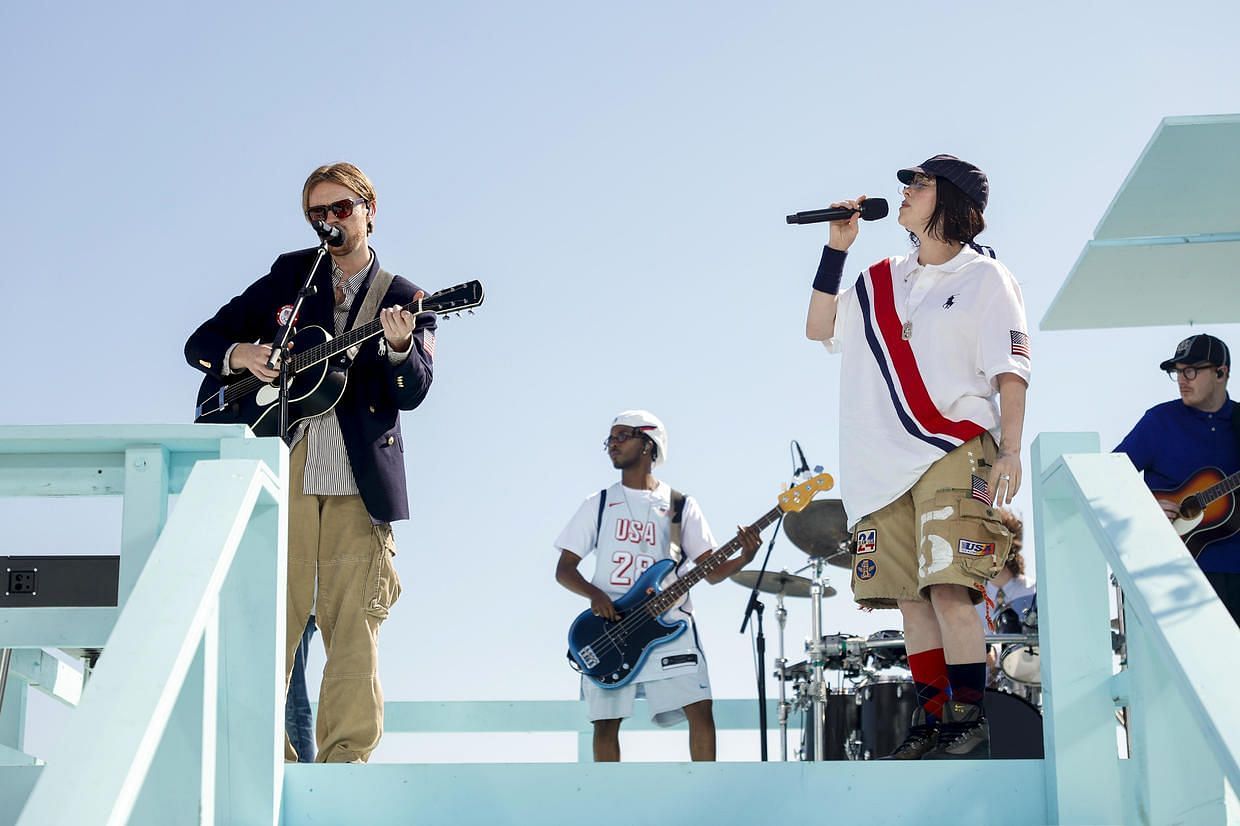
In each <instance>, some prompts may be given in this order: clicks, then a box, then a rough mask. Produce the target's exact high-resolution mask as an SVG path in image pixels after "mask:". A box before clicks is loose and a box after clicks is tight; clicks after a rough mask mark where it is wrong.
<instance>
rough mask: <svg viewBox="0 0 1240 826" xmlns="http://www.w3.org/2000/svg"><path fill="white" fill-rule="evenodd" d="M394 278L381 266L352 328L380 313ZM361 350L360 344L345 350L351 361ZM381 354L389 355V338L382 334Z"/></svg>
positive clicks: (369, 320) (380, 341)
mask: <svg viewBox="0 0 1240 826" xmlns="http://www.w3.org/2000/svg"><path fill="white" fill-rule="evenodd" d="M393 278H394V276H393V275H392V274H391V273H390V272H388V271H387V270H385V269H383V267H380V268H379V271H378V272H377V273H375V277H374V278H372V279H371V280H370V289H368V290H366V297H365V298H363V299H362V306H361V309H359V310H358V311H357V316H356V317H355V318H354V319H353V327H352V328H351V329H352V330H356V329H357V328H358V327H360V326H362V325H363V324H369V323H370V322H371V321H373V320H374V318H375V317H376V316H377V315H379V302H381V301H383V296H385V295H387V291H388V287H390V286H392V279H393ZM360 350H361V345H360V344H356V345H354V346H352V347H350V348H349V349H348V350H345V353H347V354H348V356H349V361H353V360H354V359H355V358H357V354H358V352H359V351H360ZM379 355H381V356H385V355H387V339H386V338H384V337H382V336H380V337H379Z"/></svg>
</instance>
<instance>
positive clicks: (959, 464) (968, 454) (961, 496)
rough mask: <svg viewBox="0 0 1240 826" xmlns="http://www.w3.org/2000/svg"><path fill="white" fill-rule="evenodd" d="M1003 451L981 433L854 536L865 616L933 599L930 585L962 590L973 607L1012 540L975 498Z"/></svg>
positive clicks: (856, 586) (855, 580) (856, 581)
mask: <svg viewBox="0 0 1240 826" xmlns="http://www.w3.org/2000/svg"><path fill="white" fill-rule="evenodd" d="M997 453H998V448H997V447H996V446H995V442H994V439H993V438H992V437H991V435H990V434H989V433H983V434H982V435H981V436H978V437H976V438H974V439H971V440H970V441H968V442H965V443H964V444H963V445H961V446H960V447H958V448H956V449H955V450H953V451H952V452H951V453H949V454H947V455H946V456H944V457H943V458H942V459H939V460H938V461H937V462H935V463H934V464H933V465H931V466H930V467H929V468H928V469H927V470H926V472H925V473H924V474H922V477H921V478H920V479H918V480H917V484H915V485H913V487H912V488H911V489H910V490H909V491H908V492H907V493H905V494H904V495H903V496H901V497H900V498H899V499H897V500H895V501H894V502H892V503H891V504H889V505H887V506H885V507H884V508H882V509H881V510H878V511H875V512H874V513H871V514H870V515H869V516H866V517H864V518H862V519H861V521H859V522H858V523H857V524H856V526H855V527H854V528H853V536H852V539H853V552H854V554H855V556H853V574H852V588H853V598H854V599H855V600H856V601H857V603H858V604H859V605H862V606H864V607H866V608H895V607H897V605H896V603H897V601H898V600H924V599H928V598H929V597H928V595H927V593H926V588H928V587H930V586H931V585H944V584H951V585H963V586H965V587H966V588H969V589H970V591H971V595H972V597H973V602H974V604H976V603H978V602H981V601H982V595H983V593H984V591H985V587H986V581H987V580H988V579H990V578H991V577H993V576H994V575H995V574H997V573H999V571H1000V570H1001V569H1002V568H1003V565H1004V563H1005V562H1007V558H1008V554H1009V553H1010V552H1011V549H1012V534H1011V533H1010V532H1009V531H1008V529H1007V528H1005V527H1004V526H1003V523H1002V522H1000V521H999V512H998V511H997V510H995V509H994V508H992V507H991V506H990V505H989V504H987V503H986V502H982V501H981V500H979V499H975V498H973V477H974V476H977V477H979V478H980V479H981V480H982V482H983V484H984V483H985V482H986V479H987V477H988V476H989V475H990V469H991V466H992V465H993V463H994V461H995V456H996V454H997Z"/></svg>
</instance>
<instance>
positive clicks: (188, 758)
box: [0, 426, 287, 826]
mask: <svg viewBox="0 0 1240 826" xmlns="http://www.w3.org/2000/svg"><path fill="white" fill-rule="evenodd" d="M14 430H15V429H3V428H0V488H2V487H8V488H9V491H10V492H11V490H12V488H13V484H12V480H11V478H10V475H8V474H7V473H6V471H8V470H10V469H12V468H13V467H14V466H25V467H27V468H28V467H29V466H30V465H32V464H33V465H37V464H39V463H40V462H42V463H43V464H45V465H48V464H51V465H55V464H73V462H71V461H62V462H59V463H57V462H48V461H46V457H47V456H49V455H52V453H55V454H56V455H59V456H61V457H63V456H64V455H65V454H68V453H70V452H71V450H72V449H71V448H70V447H66V446H65V445H64V444H63V443H61V444H59V446H55V440H53V439H48V440H45V441H46V442H47V444H46V447H47V450H48V451H51V453H47V452H45V453H42V454H40V453H39V452H38V450H39V448H38V447H36V448H33V449H32V448H31V447H30V445H31V442H30V441H29V438H30V434H29V433H18V434H16V436H17V437H22V438H14V437H15V434H14ZM22 430H25V431H34V430H36V429H34V428H25V429H22ZM62 430H63V429H62ZM86 430H87V429H80V428H79V429H77V430H76V431H75V433H74V434H73V435H75V436H76V437H77V438H78V440H79V445H78V447H79V448H82V446H83V445H86V444H96V445H97V444H102V443H109V444H110V445H111V448H115V447H116V446H115V444H111V442H109V436H108V429H107V428H96V429H95V431H96V432H95V433H94V435H93V436H90V435H88V434H87V433H86ZM131 430H132V429H131ZM164 430H165V431H171V430H175V431H176V433H175V434H171V433H170V432H168V433H164V434H162V435H163V436H164V437H166V438H167V442H166V443H165V444H163V445H159V444H156V445H154V446H151V445H149V444H148V445H144V446H143V447H142V449H140V450H137V451H136V453H137V454H138V455H139V458H141V456H142V455H143V454H146V455H152V456H153V457H154V460H155V462H156V463H158V464H160V465H162V468H159V467H157V468H155V471H156V472H155V474H154V478H155V480H156V481H155V482H153V483H152V484H151V485H149V486H147V489H145V490H142V491H141V493H142V494H145V496H143V497H141V499H142V501H140V502H138V503H135V504H134V506H133V507H131V504H130V501H129V496H130V493H131V490H130V487H129V486H125V488H124V492H125V496H126V503H125V511H126V517H125V521H126V523H132V524H133V525H136V526H140V527H135V528H133V529H132V530H130V529H129V528H130V525H129V524H127V525H126V528H127V530H126V536H125V537H124V538H123V539H122V553H121V592H122V595H121V601H122V603H123V605H122V607H121V608H120V609H119V615H116V613H115V612H116V611H117V609H111V610H112V612H113V617H108V619H113V618H114V623H115V624H114V626H112V625H111V623H109V626H110V628H109V629H108V630H110V633H109V634H107V636H106V645H103V646H102V647H103V648H104V650H103V653H102V656H101V657H100V659H99V662H98V665H97V666H96V668H95V670H94V672H93V675H92V678H91V680H90V682H89V683H88V685H87V686H86V689H85V690H84V691H83V693H82V697H81V702H80V703H79V705H78V707H77V709H76V710H75V711H74V712H73V713H72V717H71V719H70V722H69V725H68V726H66V729H65V731H66V734H65V736H64V738H63V740H62V741H61V742H60V744H59V745H58V746H57V747H56V748H55V749H54V750H53V752H52V753H51V754H50V755H49V759H48V761H47V765H46V766H45V767H43V768H42V769H39V770H38V771H39V775H38V780H37V782H36V783H35V786H34V789H33V791H32V792H31V793H30V796H29V798H28V799H27V800H26V802H25V805H24V807H22V808H21V815H20V816H19V817H18V819H17V823H19V824H22V826H36V825H37V826H58V825H59V824H66V826H67V825H68V824H74V826H81V824H96V823H97V824H161V825H162V824H179V823H229V824H251V823H253V824H264V826H274V825H275V824H278V823H279V817H280V793H281V789H282V781H283V755H282V753H281V748H280V743H281V742H282V734H283V705H284V696H283V695H284V675H283V671H282V669H281V668H280V664H281V663H282V661H283V653H282V652H283V650H284V617H285V608H284V599H283V594H284V588H285V563H286V510H287V505H286V503H287V497H286V493H285V491H284V480H285V479H286V478H287V450H286V449H285V448H284V446H283V444H282V443H280V442H279V440H277V439H254V438H251V437H250V436H249V434H248V431H245V430H244V428H210V427H204V426H183V427H179V428H171V429H170V428H164ZM43 435H48V434H46V433H45V434H43ZM6 436H7V437H9V438H7V439H6V438H5V437H6ZM211 437H214V439H215V445H214V450H215V452H214V456H215V457H217V458H212V457H211V452H212V451H211V450H209V449H207V450H206V455H199V454H196V453H195V450H196V449H198V446H197V445H196V443H195V440H198V441H201V442H209V441H210V440H211ZM23 438H26V441H23ZM126 438H129V431H127V433H126ZM69 441H72V439H70V440H69ZM112 441H113V442H114V441H115V439H112ZM188 443H193V444H190V447H189V448H188V449H187V447H186V446H187V444H188ZM81 455H85V453H83V454H81ZM120 455H121V456H122V457H123V458H124V459H125V460H126V468H125V470H124V471H122V473H124V474H128V473H130V472H131V471H132V470H134V468H133V467H131V466H130V465H128V461H129V460H130V459H131V458H132V457H133V456H134V455H135V449H133V448H131V447H130V448H126V447H123V446H122V447H121V448H120ZM13 456H18V457H19V460H17V461H8V462H6V460H8V459H11V458H12V457H13ZM39 456H42V457H43V458H42V459H40V458H38V457H39ZM23 457H24V458H23ZM105 464H106V462H105ZM147 467H149V465H146V464H143V465H141V468H139V469H145V468H147ZM79 469H80V468H79ZM114 472H115V469H113V473H114ZM70 475H72V474H70ZM99 475H100V476H103V475H104V472H103V470H100V471H99ZM170 479H171V480H172V481H171V483H170V481H169V480H170ZM6 480H7V484H6ZM182 481H183V487H182V485H181V482H182ZM61 484H63V480H62V483H61ZM77 484H79V483H78V482H73V483H72V485H77ZM161 486H162V490H159V489H160V488H161ZM52 487H55V486H52ZM136 487H137V488H139V489H141V488H142V487H143V486H141V485H138V486H136ZM177 489H179V490H180V499H179V501H178V502H177V503H176V507H175V509H174V510H173V511H172V513H171V515H170V516H169V515H167V513H168V511H167V505H166V497H167V495H168V493H169V491H170V490H177ZM0 492H3V491H0ZM79 492H83V493H91V492H99V493H117V492H120V491H118V490H116V489H113V488H108V489H101V490H98V491H89V490H82V491H79ZM158 494H162V498H163V502H162V503H160V502H156V500H157V499H159V498H160V496H159V495H158ZM165 519H166V525H163V528H162V530H158V531H152V530H150V526H151V525H152V524H153V523H156V522H157V523H163V522H164V520H165ZM143 533H145V534H146V536H147V537H148V539H149V541H150V542H151V543H152V544H153V547H144V546H143V545H142V542H141V538H140V537H141V535H142V534H143ZM156 536H157V537H158V538H157V539H156V538H155V537H156ZM126 554H134V555H136V556H140V557H141V560H140V561H141V563H142V564H140V565H138V564H130V565H129V566H128V570H129V571H131V572H133V575H131V576H128V577H127V576H126V569H127V566H126V559H125V556H126ZM86 610H87V609H72V608H57V609H52V608H33V607H32V608H7V609H4V610H3V611H2V612H0V647H4V646H8V647H22V646H24V647H31V646H34V645H47V646H56V645H59V644H66V643H65V641H66V640H67V639H70V638H72V639H74V640H75V641H74V642H72V643H68V644H72V645H82V644H83V643H82V642H81V640H82V638H83V637H84V636H88V632H86V631H85V630H84V627H83V625H82V623H83V621H85V620H88V619H89V618H90V616H92V614H84V613H82V612H83V611H86ZM92 610H93V611H95V612H98V613H102V612H104V611H107V610H108V609H92ZM93 644H95V645H100V641H94V643H93ZM11 770H12V769H10V771H11Z"/></svg>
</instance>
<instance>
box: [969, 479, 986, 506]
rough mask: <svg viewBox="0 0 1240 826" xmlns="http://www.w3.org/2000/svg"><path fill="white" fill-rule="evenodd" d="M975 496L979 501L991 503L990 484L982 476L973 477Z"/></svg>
mask: <svg viewBox="0 0 1240 826" xmlns="http://www.w3.org/2000/svg"><path fill="white" fill-rule="evenodd" d="M973 498H974V499H976V500H977V501H979V502H985V503H986V504H987V505H989V504H990V486H989V485H987V484H986V480H985V479H983V478H982V477H980V476H974V477H973Z"/></svg>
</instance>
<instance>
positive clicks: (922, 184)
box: [900, 175, 934, 195]
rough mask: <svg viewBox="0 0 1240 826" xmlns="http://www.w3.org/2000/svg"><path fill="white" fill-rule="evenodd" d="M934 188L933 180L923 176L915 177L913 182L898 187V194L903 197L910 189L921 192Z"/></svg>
mask: <svg viewBox="0 0 1240 826" xmlns="http://www.w3.org/2000/svg"><path fill="white" fill-rule="evenodd" d="M932 186H934V178H927V177H926V176H925V175H917V176H915V177H914V178H913V182H912V183H910V184H906V185H905V186H902V187H900V194H901V195H905V194H907V193H908V191H909V190H910V189H916V190H922V189H929V188H930V187H932Z"/></svg>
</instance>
